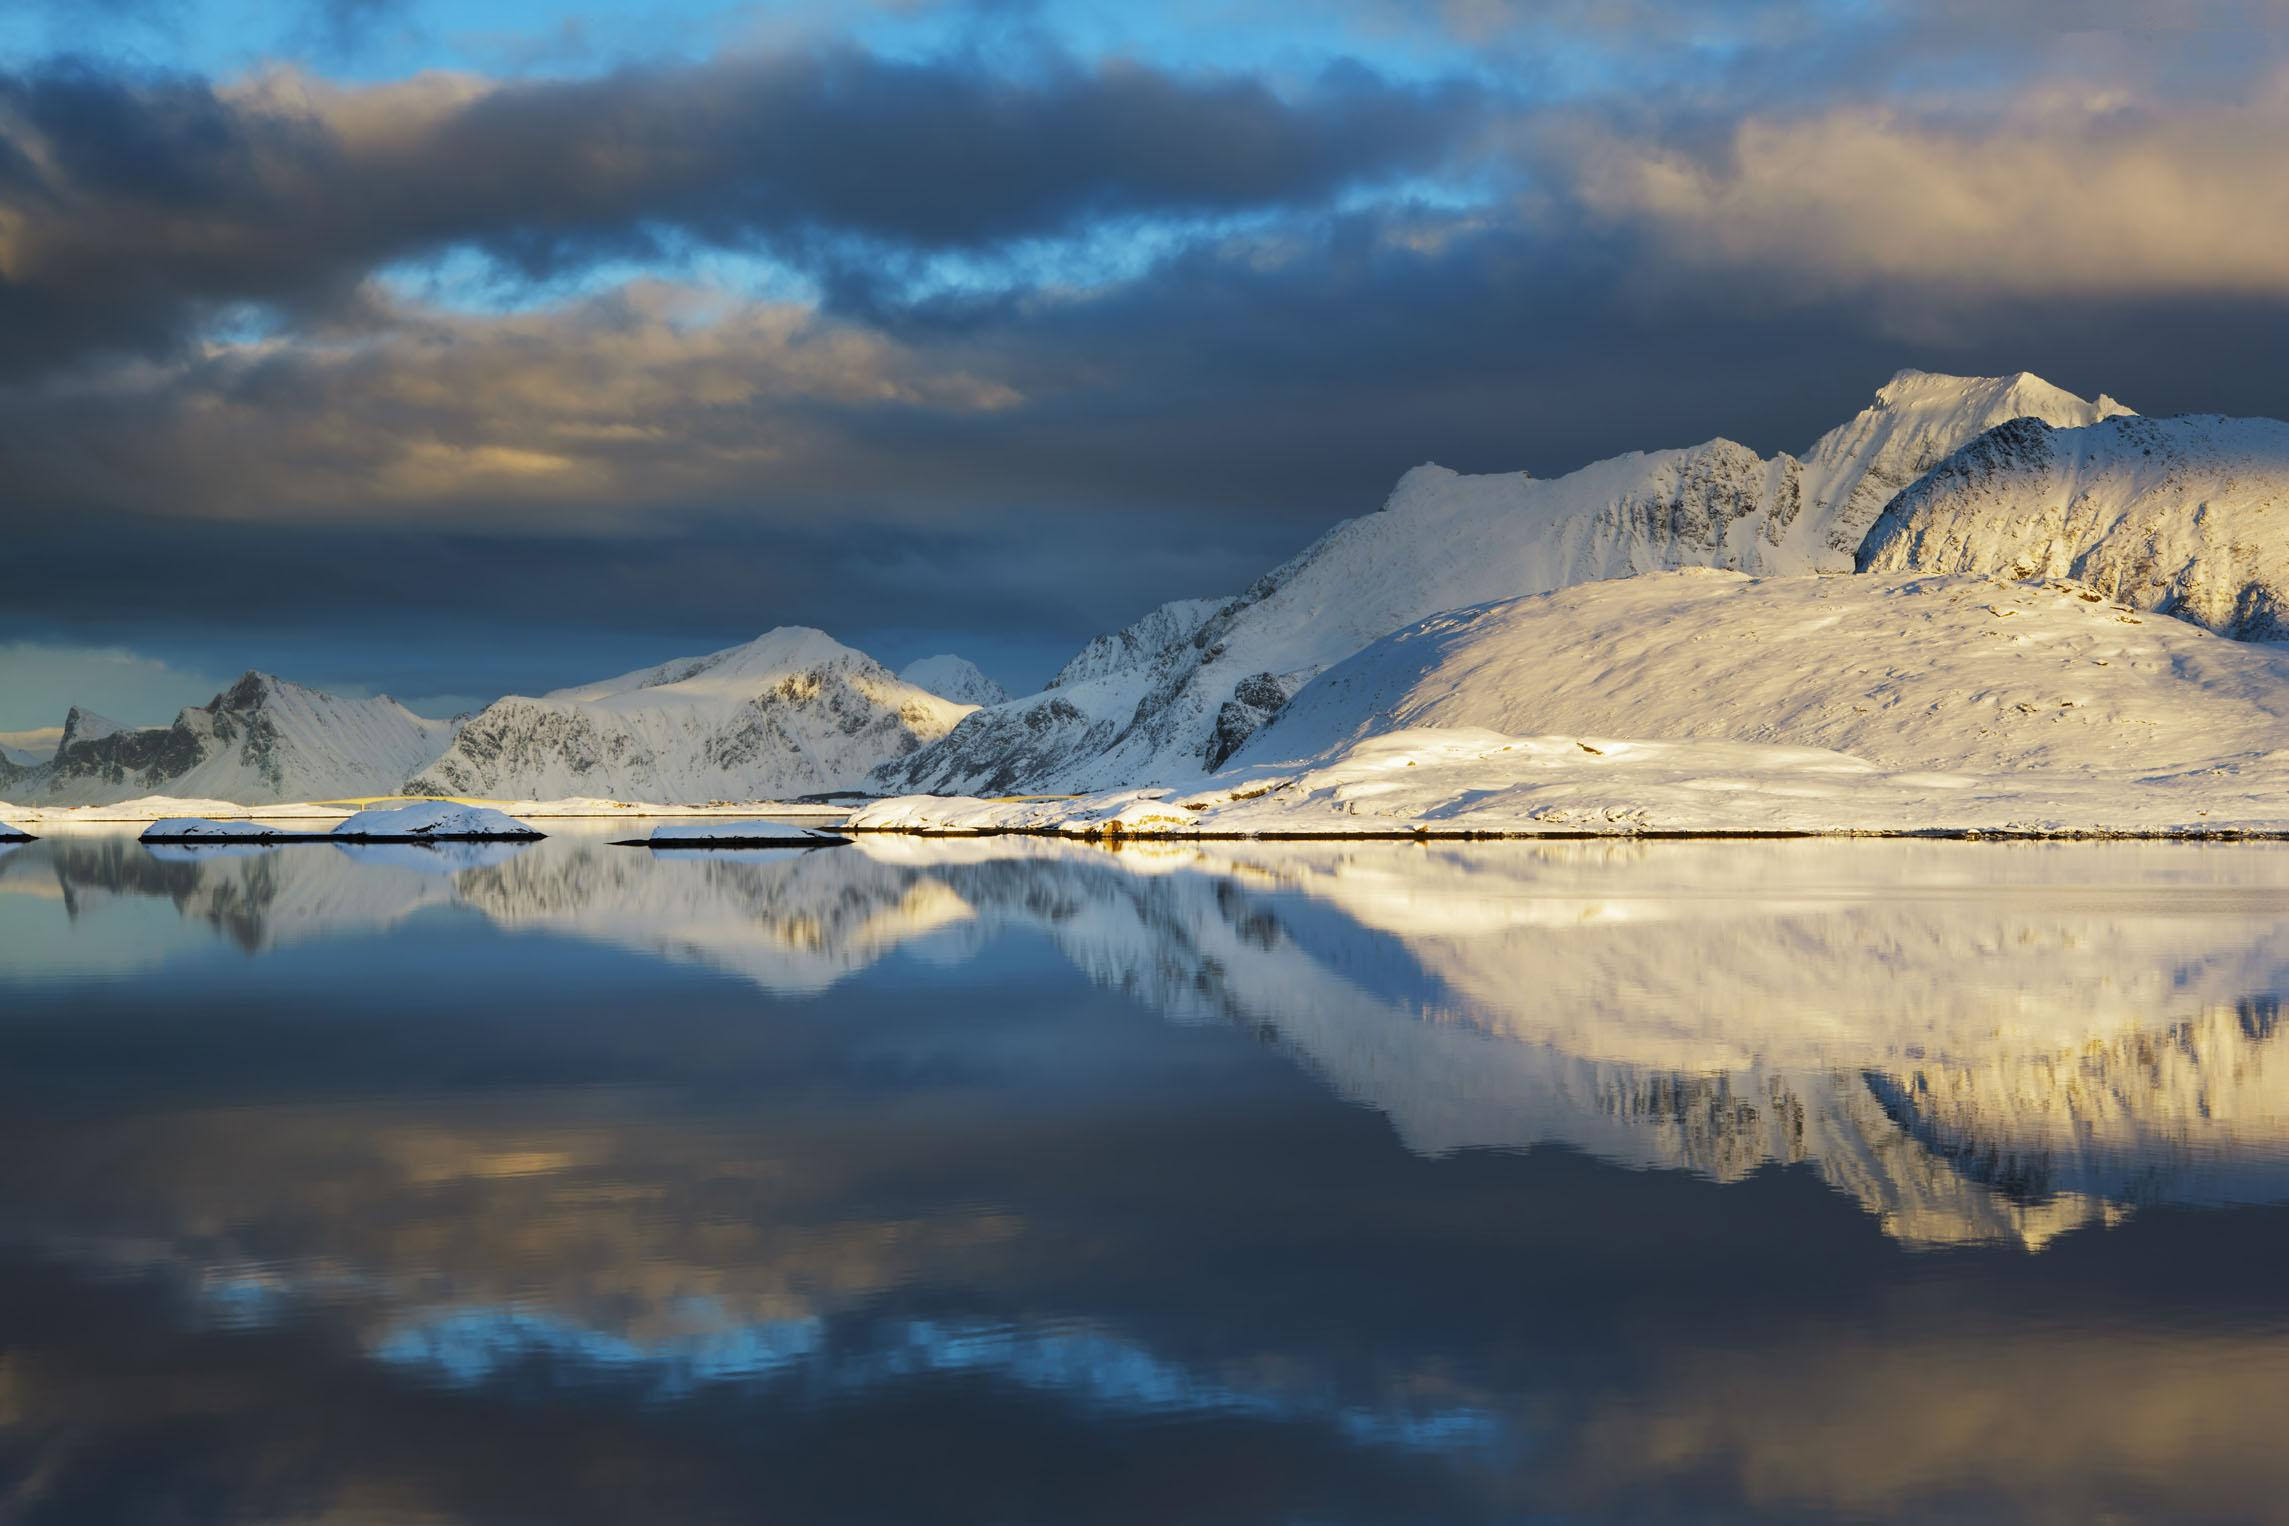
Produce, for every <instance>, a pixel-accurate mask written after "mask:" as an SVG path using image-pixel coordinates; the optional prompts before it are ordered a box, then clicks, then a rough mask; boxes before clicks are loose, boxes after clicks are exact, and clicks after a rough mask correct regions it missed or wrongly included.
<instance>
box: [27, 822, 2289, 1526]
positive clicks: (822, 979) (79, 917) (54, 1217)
mask: <svg viewBox="0 0 2289 1526" xmlns="http://www.w3.org/2000/svg"><path fill="white" fill-rule="evenodd" d="M2284 991H2289V848H2283V847H2279V846H2259V845H2251V846H2209V847H2191V846H2166V845H2056V846H2050V845H2041V846H2035V845H2018V846H2001V845H1979V844H1941V843H1928V844H1925V843H1809V842H1807V843H1775V844H1743V843H1723V844H1692V843H1663V844H1650V845H1637V846H1619V847H1609V846H1596V845H1584V844H1562V845H1553V846H1547V847H1533V846H1527V845H1496V844H1474V845H1457V846H1454V847H1452V848H1437V847H1428V848H1427V847H1422V846H1413V845H1396V844H1373V845H1363V846H1360V847H1355V848H1343V847H1331V846H1327V845H1320V844H1313V845H1295V846H1287V847H1279V846H1269V845H1267V846H1250V845H1230V844H1219V845H1209V846H1207V847H1204V848H1200V849H1192V848H1186V849H1181V850H1151V849H1146V850H1138V849H1133V848H1132V849H1130V850H1128V851H1125V852H1121V853H1117V854H1116V853H1108V852H1103V851H1099V850H1094V849H1084V848H1081V847H1078V846H1073V845H1058V844H1028V843H1011V842H999V843H936V844H933V843H926V842H916V841H907V840H871V841H868V842H866V843H863V844H861V845H859V846H856V847H851V848H838V849H829V850H823V851H818V852H813V853H808V854H788V853H747V854H737V855H689V856H681V857H667V856H657V857H656V856H653V855H651V854H649V853H647V852H645V851H643V850H637V849H626V848H614V847H610V846H607V845H606V844H605V843H604V841H603V837H602V835H601V834H600V833H597V834H590V833H582V832H579V831H577V830H576V831H573V832H568V833H564V834H561V835H559V836H557V837H554V838H552V839H550V840H549V841H547V842H543V843H540V844H536V845H533V846H531V847H529V848H524V849H517V850H507V851H494V850H492V849H489V848H486V849H478V850H472V851H466V852H459V853H437V852H432V851H430V850H424V849H417V848H416V849H390V848H374V849H361V850H344V849H338V848H334V847H331V846H326V845H314V846H294V847H277V848H268V849H256V850H231V849H223V850H205V851H201V852H185V851H181V850H177V851H174V852H172V853H168V852H166V851H165V850H160V851H147V850H145V849H143V848H142V847H141V846H139V845H138V844H137V843H135V842H134V841H133V840H132V838H129V837H126V836H97V835H69V836H59V837H56V838H53V839H50V840H48V841H44V842H40V843H37V844H32V845H29V846H26V847H22V848H19V849H16V850H14V851H12V852H8V853H6V855H5V856H4V857H0V1519H4V1520H7V1521H10V1522H19V1521H21V1522H45V1521H71V1522H80V1521H94V1522H112V1521H147V1520H148V1521H199V1520H233V1521H239V1520H262V1521H270V1520H296V1521H299V1520H312V1519H323V1520H327V1521H335V1522H348V1521H366V1520H387V1521H398V1520H464V1519H466V1520H484V1521H535V1522H557V1521H611V1522H620V1521H637V1520H657V1521H675V1520H687V1519H688V1520H708V1519H761V1520H777V1521H884V1522H935V1521H1012V1522H1016V1521H1024V1522H1076V1521H1123V1522H1126V1521H1134V1522H1164V1521H1233V1522H1241V1521H1248V1522H1253V1521H1311V1522H1349V1521H1366V1522H1441V1521H1509V1520H1544V1519H1557V1520H1568V1521H1596V1520H1607V1519H1669V1518H1676V1517H1687V1518H1693V1519H1744V1518H1753V1519H1774V1518H1780V1519H1793V1518H1798V1517H1803V1518H1812V1519H1828V1518H1850V1519H1866V1518H1895V1517H1896V1518H1913V1519H1934V1518H1944V1519H1951V1520H1960V1519H2043V1520H2058V1521H2085V1520H2089V1519H2092V1518H2094V1517H2098V1516H2103V1515H2107V1514H2110V1513H2111V1514H2113V1515H2116V1516H2120V1517H2128V1518H2152V1517H2163V1518H2170V1519H2177V1520H2200V1519H2219V1520H2245V1519H2252V1518H2263V1517H2268V1516H2274V1515H2279V1514H2283V1513H2285V1512H2289V1448H2284V1447H2283V1446H2282V1445H2281V1443H2280V1439H2279V1434H2278V1433H2279V1428H2280V1420H2281V1417H2282V1416H2283V1415H2284V1414H2285V1413H2289V1206H2285V1205H2289V1039H2285V1038H2284V1036H2283V1034H2282V1032H2281V1031H2280V1028H2279V1014H2280V998H2281V996H2282V994H2283V993H2284Z"/></svg>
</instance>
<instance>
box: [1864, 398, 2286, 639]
mask: <svg viewBox="0 0 2289 1526" xmlns="http://www.w3.org/2000/svg"><path fill="white" fill-rule="evenodd" d="M1858 565H1859V566H1860V568H1861V569H1862V570H1864V571H1873V572H1910V571H1929V572H1973V571H1994V572H2004V573H2007V574H2009V575H2011V576H2014V577H2036V576H2044V577H2072V578H2079V579H2081V580H2082V581H2084V582H2086V583H2090V584H2092V585H2094V586H2096V587H2097V588H2099V589H2101V590H2103V591H2104V592H2105V593H2107V594H2108V595H2110V596H2112V597H2114V598H2116V599H2120V600H2122V601H2123V602H2125V603H2128V604H2134V605H2136V606H2138V607H2139V608H2141V609H2152V610H2159V611H2160V612H2162V613H2164V614H2169V615H2175V616H2177V617H2178V618H2179V619H2181V620H2190V621H2192V622H2194V623H2195V624H2197V625H2203V626H2207V627H2208V628H2209V629H2211V630H2214V631H2218V632H2221V633H2222V634H2225V635H2228V636H2233V637H2237V638H2240V639H2244V640H2260V641H2277V640H2281V639H2283V638H2284V637H2289V424H2284V423H2281V422H2279V421H2277V420H2274V419H2227V418H2219V417H2216V416H2214V415H2200V414H2197V415H2190V416H2187V417H2184V418H2171V419H2142V418H2116V419H2109V420H2107V421H2105V422H2103V423H2099V424H2094V425H2089V426H2087V427H2084V428H2079V429H2072V428H2052V427H2050V426H2049V425H2046V424H2044V423H2043V422H2041V421H2040V420H2038V419H2032V418H2029V419H2020V420H2017V421H2015V422H2013V423H2009V424H2005V425H2003V426H2001V427H1999V428H1997V429H1994V430H1991V431H1989V432H1987V433H1986V434H1983V435H1981V436H1980V437H1979V438H1978V439H1976V440H1974V441H1972V442H1971V443H1970V444H1968V445H1966V446H1964V447H1963V449H1961V450H1960V451H1957V452H1956V453H1955V454H1954V455H1952V456H1951V457H1949V458H1948V459H1947V460H1946V461H1944V462H1942V463H1941V464H1940V465H1939V466H1938V467H1936V468H1934V469H1933V470H1932V471H1931V473H1930V474H1929V475H1927V476H1925V477H1924V478H1923V479H1922V480H1921V481H1919V482H1917V483H1915V484H1914V485H1913V486H1912V487H1910V488H1909V489H1908V490H1907V491H1905V492H1903V493H1901V494H1899V495H1898V496H1897V497H1896V498H1894V499H1893V500H1892V502H1891V505H1890V507H1889V508H1887V509H1886V510H1885V511H1884V514H1883V516H1882V518H1881V519H1880V520H1879V521H1878V522H1877V524H1876V525H1875V527H1874V529H1873V530H1872V531H1871V533H1870V534H1869V535H1868V537H1867V540H1866V543H1865V544H1864V545H1863V546H1862V547H1861V550H1860V555H1859V558H1858Z"/></svg>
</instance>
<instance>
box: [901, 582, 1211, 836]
mask: <svg viewBox="0 0 2289 1526" xmlns="http://www.w3.org/2000/svg"><path fill="white" fill-rule="evenodd" d="M1231 602H1232V601H1231V600H1229V599H1178V600H1175V601H1173V602H1171V603H1168V604H1163V605H1161V606H1160V607H1159V608H1158V609H1155V610H1153V611H1151V612H1150V613H1149V614H1147V615H1145V616H1144V618H1142V619H1140V620H1138V621H1136V622H1135V623H1134V624H1132V625H1128V626H1124V627H1123V628H1121V629H1120V630H1117V631H1112V632H1109V633H1107V634H1105V635H1102V636H1098V637H1095V638H1094V639H1092V640H1091V641H1090V642H1089V644H1088V645H1086V646H1084V647H1083V648H1081V650H1080V651H1079V652H1078V653H1077V654H1075V655H1074V657H1073V659H1072V660H1071V661H1070V662H1068V663H1066V664H1065V666H1064V667H1062V668H1060V669H1058V671H1057V676H1056V677H1054V678H1052V679H1050V680H1049V687H1048V688H1046V689H1044V690H1042V691H1041V692H1040V693H1039V694H1034V695H1029V696H1027V697H1026V698H1024V699H1017V700H1011V701H1009V702H1008V703H1006V704H1000V705H992V706H989V707H987V708H986V709H983V710H980V711H978V712H977V713H976V714H974V715H971V716H969V717H967V718H966V719H964V720H963V722H962V723H961V725H959V726H957V727H955V728H954V731H953V733H952V734H951V735H949V736H948V737H947V738H946V739H945V740H944V741H942V742H939V743H937V744H936V745H934V746H930V747H925V748H923V749H921V750H920V751H918V752H916V753H914V754H913V755H911V756H910V757H906V758H901V759H899V760H898V761H896V762H894V763H891V764H888V765H886V766H885V767H884V768H882V769H881V770H880V771H879V772H878V773H877V774H876V776H875V782H876V784H877V785H878V786H879V787H882V788H886V789H890V790H894V791H896V790H948V791H961V790H968V791H976V792H980V793H984V794H996V793H999V792H1002V791H1005V790H1012V789H1017V788H1020V787H1022V786H1024V785H1026V784H1028V783H1030V782H1031V781H1034V780H1038V779H1042V778H1047V777H1051V776H1053V775H1054V774H1055V773H1056V772H1057V771H1058V770H1060V769H1064V768H1069V767H1071V766H1073V765H1074V764H1075V763H1076V762H1077V761H1079V762H1086V761H1087V760H1089V759H1092V758H1095V757H1097V756H1099V755H1101V754H1103V753H1104V752H1106V751H1107V750H1109V749H1110V748H1111V747H1112V746H1113V745H1114V744H1115V743H1116V742H1118V741H1119V740H1120V738H1121V736H1122V735H1123V734H1124V733H1125V731H1126V730H1127V729H1128V727H1129V726H1130V725H1131V723H1132V722H1134V721H1135V720H1136V718H1137V716H1138V714H1139V708H1138V707H1139V705H1140V703H1142V701H1143V697H1144V696H1149V695H1151V694H1154V693H1157V692H1159V691H1161V690H1163V689H1166V688H1169V687H1170V686H1172V685H1174V684H1177V683H1180V682H1181V681H1182V679H1183V676H1184V675H1185V674H1186V673H1188V672H1190V671H1191V669H1192V668H1193V667H1194V666H1195V665H1196V664H1197V663H1198V661H1199V652H1198V650H1197V649H1196V648H1195V647H1194V646H1193V645H1192V638H1193V636H1194V635H1195V634H1196V633H1197V632H1198V631H1199V630H1200V628H1201V627H1202V626H1203V625H1205V624H1206V623H1207V622H1208V621H1209V620H1211V619H1213V618H1214V617H1215V616H1216V615H1217V614H1218V613H1219V612H1220V611H1222V610H1223V609H1224V608H1225V606H1226V605H1228V604H1230V603H1231Z"/></svg>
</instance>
